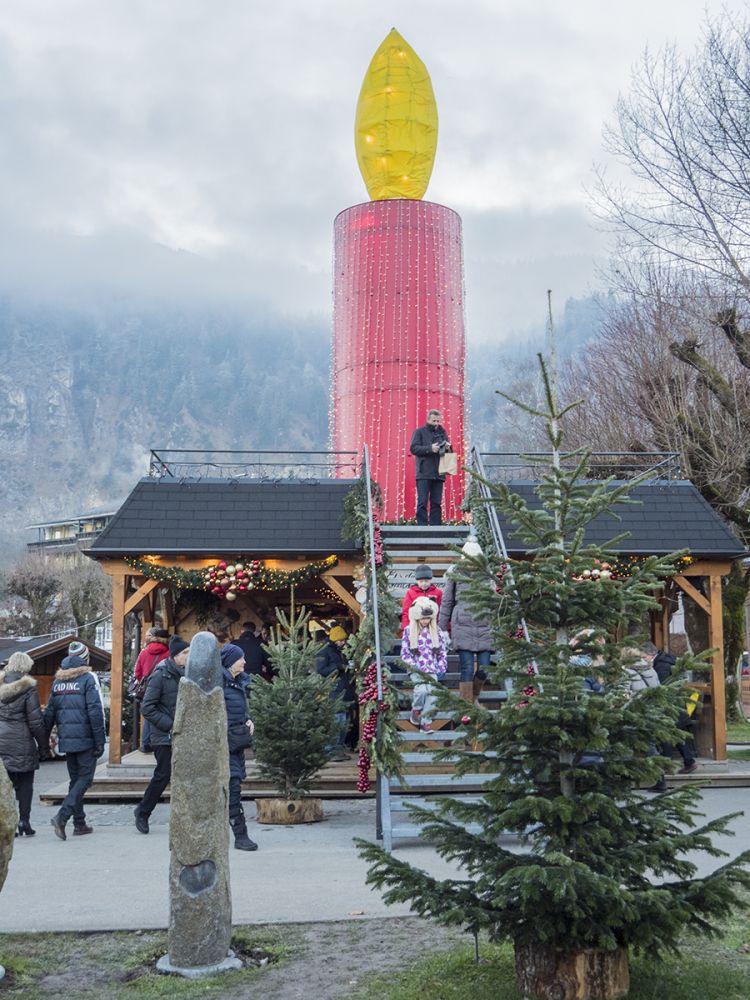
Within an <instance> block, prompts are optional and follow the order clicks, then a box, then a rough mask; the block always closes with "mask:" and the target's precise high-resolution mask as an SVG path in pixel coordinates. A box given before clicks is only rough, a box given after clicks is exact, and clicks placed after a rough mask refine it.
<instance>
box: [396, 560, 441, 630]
mask: <svg viewBox="0 0 750 1000" xmlns="http://www.w3.org/2000/svg"><path fill="white" fill-rule="evenodd" d="M414 581H415V582H414V583H413V584H412V585H411V586H410V587H409V589H408V590H407V591H406V593H405V594H404V601H403V604H402V605H401V628H402V629H405V628H408V627H409V608H410V607H411V606H412V604H413V603H414V602H415V601H416V599H417V598H418V597H429V598H430V599H431V600H433V601H434V602H435V604H437V606H438V608H439V607H440V602H441V601H442V599H443V592H442V590H441V589H440V587H436V586H435V584H434V583H433V579H432V567H431V566H428V565H427V563H420V564H419V565H418V566H417V568H416V569H415V570H414Z"/></svg>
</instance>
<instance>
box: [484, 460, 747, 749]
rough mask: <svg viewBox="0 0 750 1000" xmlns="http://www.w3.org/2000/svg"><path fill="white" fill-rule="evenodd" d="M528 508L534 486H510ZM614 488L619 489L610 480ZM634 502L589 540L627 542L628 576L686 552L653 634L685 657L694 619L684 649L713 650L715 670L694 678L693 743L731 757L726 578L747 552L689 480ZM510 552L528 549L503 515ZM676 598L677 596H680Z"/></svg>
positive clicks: (652, 487) (639, 488)
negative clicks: (650, 559)
mask: <svg viewBox="0 0 750 1000" xmlns="http://www.w3.org/2000/svg"><path fill="white" fill-rule="evenodd" d="M510 485H511V487H512V489H513V490H514V492H516V493H518V494H519V495H520V496H521V497H523V499H524V500H525V501H526V502H527V503H528V504H529V506H530V507H532V508H533V507H536V506H538V505H539V501H538V498H537V497H536V496H535V493H534V490H535V487H536V485H537V484H536V483H534V482H525V481H523V482H518V481H512V482H511V483H510ZM613 485H616V484H614V483H613ZM630 498H631V500H634V501H636V502H635V503H633V504H618V505H616V507H615V508H614V514H615V515H616V516H613V515H612V514H603V515H600V516H599V517H597V518H596V519H595V520H594V521H592V522H591V524H590V525H589V526H588V527H587V529H586V541H587V542H591V543H596V544H606V543H607V542H609V541H610V540H611V539H613V538H614V537H615V536H617V535H620V534H624V536H625V537H624V538H623V539H622V540H621V541H619V542H618V543H617V544H616V545H615V546H614V548H615V550H616V551H617V552H618V559H617V562H616V565H615V568H616V569H618V570H619V571H620V572H627V568H628V565H629V564H632V563H633V562H636V561H637V560H639V559H644V558H646V557H647V556H651V555H658V556H663V555H668V554H670V553H673V552H680V551H684V553H685V554H684V556H683V557H682V558H681V560H680V563H679V566H678V572H677V573H675V574H674V576H673V577H671V579H670V580H669V581H668V582H667V584H666V586H665V588H664V590H663V591H662V592H661V593H660V594H657V595H656V597H657V598H658V600H659V603H660V611H658V612H654V613H652V614H651V620H650V623H649V624H650V629H651V637H652V639H653V641H654V643H655V644H656V646H657V647H658V648H659V649H663V650H665V651H669V648H670V645H674V646H675V649H674V650H673V652H676V653H678V654H679V653H682V652H685V651H686V650H685V649H683V648H680V649H677V648H676V647H677V644H678V643H677V638H678V636H677V635H675V629H674V625H675V619H676V617H677V616H678V615H679V617H680V618H681V620H682V621H683V622H684V620H685V619H686V618H688V617H689V618H690V619H691V620H692V621H693V622H694V624H695V627H694V628H693V629H692V632H693V635H692V637H691V636H690V635H689V634H688V633H690V631H691V629H690V628H687V629H686V627H685V625H684V624H683V625H682V626H681V628H682V631H681V632H680V633H679V638H680V644H681V645H685V646H686V647H687V646H688V645H689V647H690V648H691V650H692V652H693V653H700V652H703V651H704V650H712V652H711V655H710V672H709V674H708V675H707V676H705V677H702V678H700V679H696V678H694V680H696V683H695V686H696V687H697V688H699V690H701V692H702V696H703V711H702V712H701V717H700V722H699V728H698V732H697V734H696V742H697V746H698V751H699V753H700V754H701V755H702V756H706V757H713V759H714V760H717V761H724V760H726V759H727V740H726V732H727V729H726V699H725V671H724V630H723V623H722V610H723V601H722V580H723V578H724V577H726V576H727V574H728V573H729V570H730V568H731V564H732V562H733V561H734V560H736V559H740V558H742V557H743V556H745V555H746V552H745V549H744V547H743V545H742V543H741V542H740V541H739V539H738V538H737V536H736V535H735V534H734V533H733V532H732V531H731V529H730V528H729V527H728V526H727V524H726V523H725V522H724V521H723V520H722V518H721V517H720V516H719V515H718V514H717V513H716V511H714V510H713V508H712V507H711V506H710V505H709V504H708V503H707V501H706V500H704V498H703V497H702V496H701V494H700V493H699V492H698V490H697V489H696V487H695V486H694V485H693V484H692V483H691V482H689V481H687V480H680V479H665V480H657V479H654V480H651V481H649V482H646V483H641V484H640V485H636V486H634V487H633V489H632V490H631V491H630ZM500 521H501V528H502V530H503V532H504V534H505V536H506V542H507V546H508V551H509V554H510V555H511V556H512V557H518V558H523V557H524V556H525V555H527V553H526V551H525V548H524V547H523V546H522V545H521V544H520V542H519V541H518V540H516V539H514V537H513V532H512V530H511V529H510V528H509V526H508V525H506V524H505V523H504V522H503V519H502V518H500ZM678 595H679V599H678Z"/></svg>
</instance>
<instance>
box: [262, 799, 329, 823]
mask: <svg viewBox="0 0 750 1000" xmlns="http://www.w3.org/2000/svg"><path fill="white" fill-rule="evenodd" d="M255 809H256V819H257V821H258V823H283V824H285V825H289V824H292V823H319V822H320V821H321V820H322V819H323V801H322V799H256V800H255Z"/></svg>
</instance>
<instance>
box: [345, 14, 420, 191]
mask: <svg viewBox="0 0 750 1000" xmlns="http://www.w3.org/2000/svg"><path fill="white" fill-rule="evenodd" d="M437 130H438V116H437V105H436V103H435V95H434V94H433V91H432V83H431V81H430V76H429V74H428V72H427V69H426V67H425V65H424V63H423V62H422V60H421V59H420V58H419V56H418V55H417V54H416V53H415V52H414V50H413V49H412V48H411V46H409V44H408V43H407V42H406V41H405V40H404V39H403V38H402V37H401V35H399V33H398V32H397V31H396V29H395V28H394V29H393V30H392V31H391V32H390V34H389V35H388V36H387V37H386V39H385V40H384V41H383V43H382V44H381V46H380V48H379V49H378V51H377V52H376V53H375V55H374V56H373V58H372V61H371V62H370V66H369V68H368V70H367V73H366V74H365V78H364V80H363V82H362V89H361V91H360V94H359V101H358V102H357V114H356V120H355V126H354V144H355V148H356V151H357V162H358V163H359V169H360V170H361V171H362V177H363V178H364V181H365V185H366V186H367V190H368V192H369V195H370V198H371V199H372V200H373V201H382V200H384V199H388V198H409V199H412V200H418V199H420V198H422V197H423V196H424V193H425V191H426V190H427V185H428V184H429V181H430V175H431V174H432V167H433V164H434V162H435V151H436V148H437ZM368 137H369V138H368ZM385 151H387V152H388V154H389V155H388V156H387V157H386V156H384V155H383V153H384V152H385ZM406 166H408V168H409V174H405V173H404V167H406Z"/></svg>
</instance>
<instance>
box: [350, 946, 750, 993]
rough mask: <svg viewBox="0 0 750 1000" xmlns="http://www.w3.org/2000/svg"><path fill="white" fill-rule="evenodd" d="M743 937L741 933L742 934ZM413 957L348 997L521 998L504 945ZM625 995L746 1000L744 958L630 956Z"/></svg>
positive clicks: (748, 986)
mask: <svg viewBox="0 0 750 1000" xmlns="http://www.w3.org/2000/svg"><path fill="white" fill-rule="evenodd" d="M746 937H747V934H746ZM480 955H481V957H480V964H479V965H476V964H475V962H474V951H473V948H467V949H461V950H460V951H454V952H449V953H447V954H443V955H436V956H433V957H432V958H428V959H425V960H424V961H421V962H418V963H416V964H415V965H414V966H412V967H411V968H409V969H405V970H403V971H401V972H399V973H396V974H395V975H393V974H391V975H388V976H377V977H374V978H372V979H369V980H368V981H367V983H366V984H365V985H364V986H363V987H362V988H361V989H359V990H356V991H355V992H353V993H351V994H349V995H348V1000H523V996H522V994H521V993H519V992H518V990H517V989H516V985H515V972H514V968H513V949H512V948H511V946H510V945H488V944H484V945H482V947H481V949H480ZM630 974H631V989H630V992H629V993H628V1000H747V998H748V997H750V960H749V959H748V958H746V957H744V956H741V955H738V954H732V953H730V952H727V953H726V954H715V955H712V956H711V957H707V958H705V959H702V960H698V959H696V958H693V957H682V958H677V959H668V960H665V961H664V962H656V961H654V960H652V959H647V958H634V959H633V960H632V961H631V965H630Z"/></svg>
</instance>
